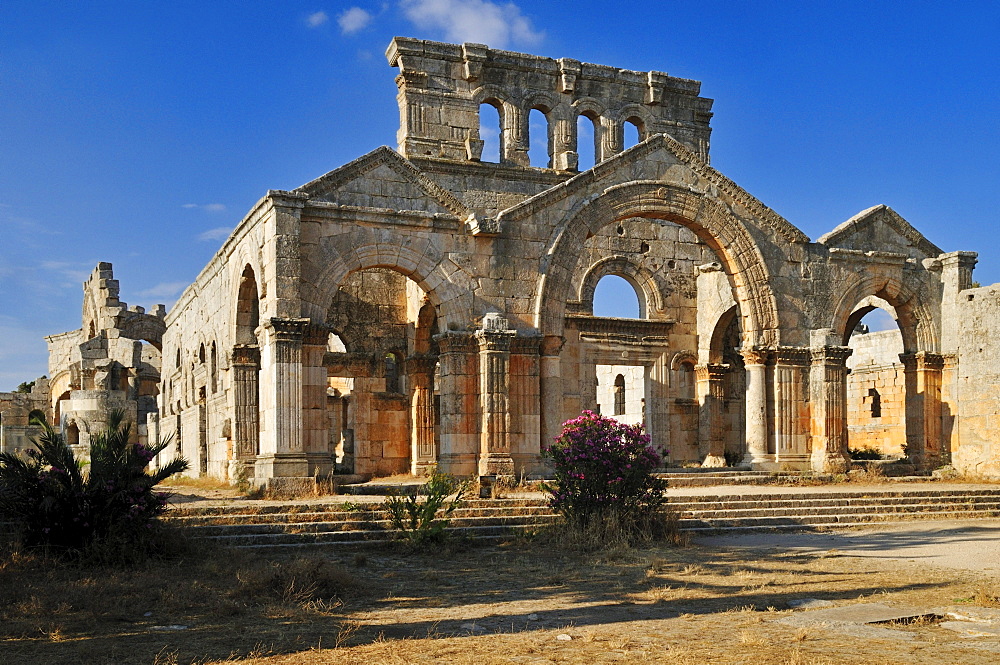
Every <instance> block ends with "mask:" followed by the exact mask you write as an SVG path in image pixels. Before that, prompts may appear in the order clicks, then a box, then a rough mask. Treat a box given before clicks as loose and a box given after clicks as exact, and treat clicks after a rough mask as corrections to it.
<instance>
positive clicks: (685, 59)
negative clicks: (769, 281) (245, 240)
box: [0, 0, 1000, 390]
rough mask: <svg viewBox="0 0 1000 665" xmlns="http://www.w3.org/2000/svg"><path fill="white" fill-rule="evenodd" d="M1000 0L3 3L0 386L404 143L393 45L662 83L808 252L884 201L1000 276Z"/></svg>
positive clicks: (733, 173)
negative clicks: (88, 307)
mask: <svg viewBox="0 0 1000 665" xmlns="http://www.w3.org/2000/svg"><path fill="white" fill-rule="evenodd" d="M998 31H1000V6H998V5H997V4H996V3H976V2H967V3H960V4H959V3H948V4H945V3H929V2H928V3H924V2H906V3H902V2H895V3H880V2H865V3H861V2H857V3H852V2H795V3H792V2H754V3H747V2H710V1H705V2H699V3H679V2H678V3H673V2H652V3H643V4H642V5H641V9H639V8H635V7H633V6H629V5H626V4H624V3H620V2H616V3H611V2H586V1H578V2H575V3H572V4H571V3H566V2H532V3H528V2H526V1H524V0H519V1H518V2H515V3H502V2H490V1H487V0H464V1H463V0H401V1H400V0H395V1H391V2H361V1H354V2H324V1H323V0H315V1H312V2H297V1H294V0H289V1H286V2H279V1H274V2H256V3H246V2H221V1H219V2H211V3H206V2H184V1H178V2H172V3H141V2H97V1H95V2H88V3H65V2H43V1H38V0H31V1H23V0H8V1H7V2H4V3H2V4H0V99H2V100H3V101H2V103H0V390H10V389H12V388H13V387H14V386H16V385H17V384H18V383H19V382H21V381H23V380H27V379H31V378H34V377H36V376H38V375H40V374H43V373H44V372H45V371H46V352H45V344H44V342H43V341H42V339H41V337H42V336H43V335H45V334H52V333H58V332H62V331H65V330H71V329H74V328H77V327H79V325H80V307H81V300H80V295H81V291H80V285H81V283H82V281H83V279H84V278H85V277H86V275H87V274H88V273H89V272H90V271H91V270H92V269H93V267H94V266H95V265H96V263H97V262H98V261H111V262H113V263H114V267H115V275H116V277H117V278H118V279H119V280H121V284H122V298H123V299H124V300H126V301H127V302H128V303H129V304H141V305H144V306H150V305H152V304H154V303H156V302H164V303H166V304H168V305H169V304H171V303H172V301H173V300H174V299H175V298H176V297H177V295H178V294H179V292H180V291H181V289H182V288H183V287H184V286H185V285H187V284H188V283H190V282H191V281H192V279H193V278H194V277H195V275H197V273H198V271H199V270H200V269H201V268H202V267H203V266H204V265H205V263H206V262H207V261H208V259H209V258H210V257H211V256H212V254H213V253H214V252H215V251H216V249H218V247H219V245H220V244H221V242H222V240H223V238H224V237H225V234H226V233H227V232H228V230H229V229H231V228H232V227H233V226H235V224H236V223H237V222H238V221H239V219H240V218H241V217H242V215H243V214H244V212H245V211H246V210H247V209H249V207H250V206H252V205H253V203H254V202H255V201H257V200H258V199H259V198H260V197H261V196H262V195H263V194H264V193H265V192H266V191H267V190H268V189H291V188H294V187H297V186H298V185H301V184H303V183H305V182H307V181H309V180H311V179H313V178H315V177H317V176H319V175H321V174H322V173H325V172H326V171H329V170H331V169H333V168H336V167H337V166H339V165H341V164H343V163H345V162H347V161H349V160H351V159H353V158H355V157H357V156H359V155H361V154H363V153H365V152H368V151H369V150H372V149H373V148H375V147H377V146H379V145H390V146H391V145H394V142H395V131H396V127H397V124H398V111H397V107H396V102H395V85H394V83H393V78H394V75H395V70H393V69H391V68H389V67H388V65H387V64H386V61H385V58H384V55H383V53H384V51H385V47H386V45H387V44H388V42H389V40H390V39H391V37H392V36H393V35H406V36H413V37H420V38H425V39H436V40H442V41H482V42H486V43H488V44H490V45H491V46H494V47H498V48H507V49H511V50H520V51H526V52H530V53H537V54H540V55H546V56H551V57H572V58H576V59H579V60H584V61H589V62H597V63H602V64H609V65H615V66H619V67H622V68H627V69H638V70H649V69H657V70H661V71H666V72H668V73H670V74H673V75H677V76H682V77H687V78H694V79H698V80H701V81H702V82H703V86H702V94H704V95H705V96H708V97H712V98H714V99H715V100H716V102H715V118H714V119H713V127H714V133H713V140H712V164H713V166H715V167H716V168H718V169H719V170H721V171H722V172H723V173H725V174H726V175H727V176H729V177H730V178H732V179H733V180H735V181H736V182H737V183H739V184H740V185H742V186H743V187H745V188H746V189H747V190H749V191H750V192H751V193H753V194H754V195H755V196H757V197H758V198H760V199H761V200H762V201H764V202H765V203H766V204H768V205H769V206H771V207H772V208H774V209H775V210H776V211H778V212H779V213H780V214H782V215H783V216H785V217H786V218H787V219H788V220H790V221H791V222H792V223H793V224H795V225H797V226H798V227H799V228H801V229H802V230H803V231H805V232H806V233H807V234H808V235H809V236H810V237H812V238H814V239H815V238H817V237H819V236H820V235H822V234H823V233H825V232H826V231H828V230H830V229H832V228H833V227H834V226H836V225H837V224H839V223H840V222H842V221H844V220H845V219H847V218H848V217H850V216H851V215H853V214H854V213H856V212H858V211H860V210H862V209H864V208H867V207H870V206H872V205H875V204H878V203H885V204H888V205H890V206H892V207H893V208H894V209H896V211H897V212H899V213H900V214H902V215H903V216H904V217H905V218H906V219H908V220H909V221H910V222H911V223H912V224H913V225H914V226H916V227H917V228H918V229H919V230H921V231H922V232H923V233H924V234H925V235H927V236H928V237H929V238H930V239H931V241H933V242H934V243H936V244H937V245H939V246H940V247H942V248H943V249H944V250H946V251H951V250H958V249H963V250H974V251H978V252H979V253H980V264H979V267H978V269H977V271H976V276H975V278H976V279H978V280H979V281H980V282H982V283H983V284H988V283H993V282H997V281H1000V250H998V247H997V246H998V242H997V235H998V231H1000V226H998V223H997V219H998V215H997V211H996V206H995V202H994V199H995V195H996V192H997V187H996V183H997V177H996V172H997V164H998V161H1000V123H998V122H997V109H998V108H1000V56H998V55H997V49H996V43H995V42H996V34H997V33H998Z"/></svg>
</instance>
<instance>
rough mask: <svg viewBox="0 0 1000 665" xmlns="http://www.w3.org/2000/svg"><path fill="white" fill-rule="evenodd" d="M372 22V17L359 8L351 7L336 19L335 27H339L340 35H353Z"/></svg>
mask: <svg viewBox="0 0 1000 665" xmlns="http://www.w3.org/2000/svg"><path fill="white" fill-rule="evenodd" d="M371 22H372V15H371V14H369V13H368V12H366V11H365V10H364V9H361V7H351V8H350V9H348V10H347V11H345V12H344V13H343V14H341V15H340V16H338V17H337V25H339V26H340V32H341V34H345V35H353V34H354V33H356V32H360V31H362V30H364V29H365V28H367V27H368V25H369V24H370V23H371Z"/></svg>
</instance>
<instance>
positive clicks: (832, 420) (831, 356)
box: [809, 346, 852, 472]
mask: <svg viewBox="0 0 1000 665" xmlns="http://www.w3.org/2000/svg"><path fill="white" fill-rule="evenodd" d="M810 353H811V355H812V367H811V368H810V370H809V406H810V421H811V422H810V430H811V435H812V468H813V471H819V472H841V471H844V470H845V469H846V468H847V467H848V465H849V461H850V456H849V455H848V452H847V359H848V358H849V357H850V355H851V353H852V350H851V349H849V348H847V347H846V346H823V347H814V348H812V349H811V350H810Z"/></svg>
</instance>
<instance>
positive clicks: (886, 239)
mask: <svg viewBox="0 0 1000 665" xmlns="http://www.w3.org/2000/svg"><path fill="white" fill-rule="evenodd" d="M817 242H818V243H820V244H822V245H826V246H827V247H838V248H842V249H854V250H863V251H879V252H886V251H887V252H892V251H896V252H902V253H904V254H913V250H916V251H917V252H919V253H920V254H922V255H923V256H924V257H935V256H938V255H939V254H941V249H940V248H939V247H938V246H937V245H935V244H934V243H932V242H931V241H930V240H928V239H927V238H925V237H924V235H923V234H922V233H920V231H917V230H916V229H915V228H913V226H912V225H911V224H910V223H909V222H907V221H906V220H905V219H903V218H902V217H900V215H899V213H897V212H896V211H895V210H893V209H892V208H890V207H889V206H886V205H877V206H874V207H872V208H868V209H867V210H862V211H861V212H859V213H858V214H856V215H854V217H851V218H850V219H849V220H847V221H846V222H844V223H843V224H841V225H840V226H838V227H837V228H835V229H834V230H833V231H830V232H829V233H827V234H826V235H824V236H822V237H821V238H820V239H819V240H817Z"/></svg>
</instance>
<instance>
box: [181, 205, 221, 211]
mask: <svg viewBox="0 0 1000 665" xmlns="http://www.w3.org/2000/svg"><path fill="white" fill-rule="evenodd" d="M181 207H182V208H186V209H188V210H204V211H205V212H225V211H226V206H225V204H223V203H185V204H184V205H182V206H181Z"/></svg>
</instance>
